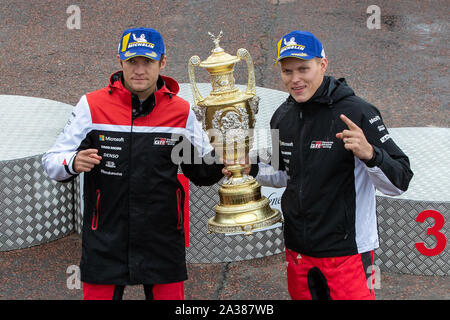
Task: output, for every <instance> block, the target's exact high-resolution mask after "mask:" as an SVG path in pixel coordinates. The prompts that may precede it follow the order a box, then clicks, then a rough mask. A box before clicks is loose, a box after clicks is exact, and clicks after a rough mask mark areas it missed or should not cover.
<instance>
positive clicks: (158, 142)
mask: <svg viewBox="0 0 450 320" xmlns="http://www.w3.org/2000/svg"><path fill="white" fill-rule="evenodd" d="M177 141H178V140H177V139H171V138H155V140H153V145H154V146H174V145H175V144H176V143H177Z"/></svg>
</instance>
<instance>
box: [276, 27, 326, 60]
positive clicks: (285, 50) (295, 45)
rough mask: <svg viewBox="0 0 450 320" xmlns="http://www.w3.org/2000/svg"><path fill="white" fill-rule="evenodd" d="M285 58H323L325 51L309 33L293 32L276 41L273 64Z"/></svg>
mask: <svg viewBox="0 0 450 320" xmlns="http://www.w3.org/2000/svg"><path fill="white" fill-rule="evenodd" d="M287 57H293V58H299V59H303V60H311V59H313V58H325V50H324V49H323V46H322V43H321V42H320V41H319V39H317V38H316V37H315V36H314V35H313V34H312V33H311V32H308V31H298V30H294V31H292V32H290V33H288V34H286V35H284V36H283V37H282V38H281V39H280V41H278V44H277V58H276V60H275V64H277V63H278V61H280V60H281V59H284V58H287Z"/></svg>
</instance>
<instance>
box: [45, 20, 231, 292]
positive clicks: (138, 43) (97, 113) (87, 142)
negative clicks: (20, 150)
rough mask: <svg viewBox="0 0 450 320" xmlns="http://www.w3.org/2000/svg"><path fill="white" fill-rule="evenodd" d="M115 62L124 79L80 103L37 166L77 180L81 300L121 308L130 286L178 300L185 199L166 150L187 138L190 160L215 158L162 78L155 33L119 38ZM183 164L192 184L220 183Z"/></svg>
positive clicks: (216, 174)
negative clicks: (80, 178) (80, 184)
mask: <svg viewBox="0 0 450 320" xmlns="http://www.w3.org/2000/svg"><path fill="white" fill-rule="evenodd" d="M117 58H118V61H119V64H120V65H121V67H122V70H121V71H118V72H116V73H114V74H113V75H112V76H111V77H110V81H109V85H108V86H107V87H105V88H103V89H100V90H97V91H94V92H90V93H87V94H86V95H84V96H83V97H82V98H81V100H80V101H79V103H78V104H77V105H76V107H75V108H74V111H73V113H72V117H71V118H70V120H69V122H68V123H67V125H66V127H65V128H64V131H63V133H62V134H61V135H60V136H59V137H58V139H57V141H56V143H55V145H54V146H53V147H52V148H51V149H50V150H49V151H48V152H47V153H46V154H45V155H44V156H43V160H42V162H43V165H44V168H45V170H46V171H47V173H48V175H49V176H50V177H51V178H53V179H55V180H57V181H61V182H67V181H71V180H72V179H73V178H75V177H76V176H77V175H78V174H79V173H81V172H84V213H83V229H82V256H81V263H80V269H81V281H82V282H83V294H84V296H83V297H84V299H121V298H122V294H123V292H124V288H125V286H126V285H133V284H143V285H144V292H145V296H146V298H147V299H183V298H184V280H186V279H187V271H186V261H185V236H184V232H185V231H184V227H183V225H184V212H183V208H184V198H185V194H184V190H183V187H182V185H181V183H180V182H179V181H178V179H177V173H178V163H175V162H174V161H172V158H173V157H172V151H173V150H174V148H175V147H176V146H177V145H178V144H179V143H182V142H183V141H185V140H184V139H187V140H188V141H189V142H190V145H191V150H190V151H191V153H190V155H191V156H192V157H194V156H199V157H205V156H208V157H214V150H212V147H211V145H210V144H209V139H208V137H207V135H206V134H205V133H204V132H203V130H202V128H201V127H200V125H199V124H198V122H197V120H196V117H195V114H194V113H193V111H192V110H191V109H190V106H189V103H188V102H187V101H185V100H183V99H181V98H180V97H177V93H178V91H179V86H178V83H177V82H176V81H175V80H174V79H172V78H170V77H167V76H162V75H160V72H161V70H163V69H164V67H165V65H166V56H165V47H164V42H163V39H162V37H161V34H160V33H159V32H158V31H156V30H154V29H150V28H133V29H129V30H126V31H125V32H124V33H123V35H122V37H121V40H120V43H119V48H118V55H117ZM177 150H178V149H177ZM181 158H183V157H181ZM187 162H188V161H187ZM180 165H181V169H182V171H183V173H184V175H185V176H187V177H188V178H189V179H190V180H191V181H192V182H193V183H195V184H197V185H211V184H214V183H216V182H218V181H219V180H220V179H221V178H222V177H223V176H222V173H221V170H222V168H223V165H219V164H211V165H207V164H205V163H201V164H193V161H191V162H189V163H180Z"/></svg>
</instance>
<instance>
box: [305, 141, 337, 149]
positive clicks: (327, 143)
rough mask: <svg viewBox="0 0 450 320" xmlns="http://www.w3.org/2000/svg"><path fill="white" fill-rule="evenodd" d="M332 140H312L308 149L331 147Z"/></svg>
mask: <svg viewBox="0 0 450 320" xmlns="http://www.w3.org/2000/svg"><path fill="white" fill-rule="evenodd" d="M332 146H333V141H312V142H311V146H310V149H331V147H332Z"/></svg>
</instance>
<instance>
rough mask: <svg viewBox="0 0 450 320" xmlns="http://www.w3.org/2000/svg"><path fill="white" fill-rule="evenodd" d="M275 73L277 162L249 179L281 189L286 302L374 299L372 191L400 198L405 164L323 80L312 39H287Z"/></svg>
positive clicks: (319, 52) (348, 98) (352, 102)
mask: <svg viewBox="0 0 450 320" xmlns="http://www.w3.org/2000/svg"><path fill="white" fill-rule="evenodd" d="M275 63H276V64H279V65H280V71H281V80H282V82H283V83H284V85H285V87H286V89H287V91H288V92H289V97H288V98H287V100H286V101H285V102H284V103H283V104H282V105H281V106H280V107H279V108H278V109H277V110H276V111H275V113H274V115H273V117H272V119H271V122H270V125H271V128H272V129H275V130H278V133H279V137H277V139H275V140H274V141H275V142H276V143H277V144H276V145H275V144H274V146H273V147H272V152H278V153H279V154H278V159H280V161H279V163H274V162H272V163H271V167H270V166H268V165H267V164H263V163H259V164H258V165H252V167H251V168H252V171H251V172H250V173H251V174H252V175H253V176H255V175H256V179H257V180H258V182H259V183H260V184H261V185H263V186H264V185H266V186H276V187H286V190H285V191H284V193H283V197H282V202H281V208H282V211H283V216H284V220H285V225H284V239H285V245H286V261H287V278H288V289H289V293H290V295H291V297H292V299H374V298H375V294H374V291H373V288H372V286H371V283H372V282H371V281H372V280H373V279H371V278H370V276H372V275H373V274H372V272H373V268H372V267H373V264H374V256H373V252H374V250H375V249H376V248H377V247H378V245H379V242H378V233H377V219H376V202H375V190H378V191H380V192H382V193H385V194H387V195H399V194H401V193H403V192H404V191H406V190H407V188H408V185H409V182H410V180H411V178H412V176H413V173H412V171H411V169H410V165H409V159H408V157H407V156H406V155H405V154H404V153H403V152H402V150H400V148H399V147H398V146H397V145H396V144H395V143H394V141H393V140H392V138H391V137H390V136H389V133H388V131H387V129H386V126H385V125H384V123H383V120H382V117H381V114H380V112H379V111H378V109H377V108H376V107H374V106H373V105H371V104H369V103H368V102H366V101H364V100H363V99H361V98H359V97H358V96H356V95H355V93H354V91H353V90H352V89H351V88H350V87H349V86H348V85H347V83H346V81H345V79H343V78H341V79H336V78H333V77H331V76H325V72H326V70H327V67H328V60H327V58H326V56H325V50H324V48H323V46H322V43H321V42H320V41H319V40H318V39H317V38H316V37H315V36H314V35H313V34H312V33H310V32H307V31H297V30H295V31H292V32H290V33H288V34H286V35H284V36H283V37H282V38H281V39H280V40H279V42H278V44H277V57H276V61H275ZM273 159H276V157H274V158H273ZM224 173H227V172H224Z"/></svg>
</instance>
